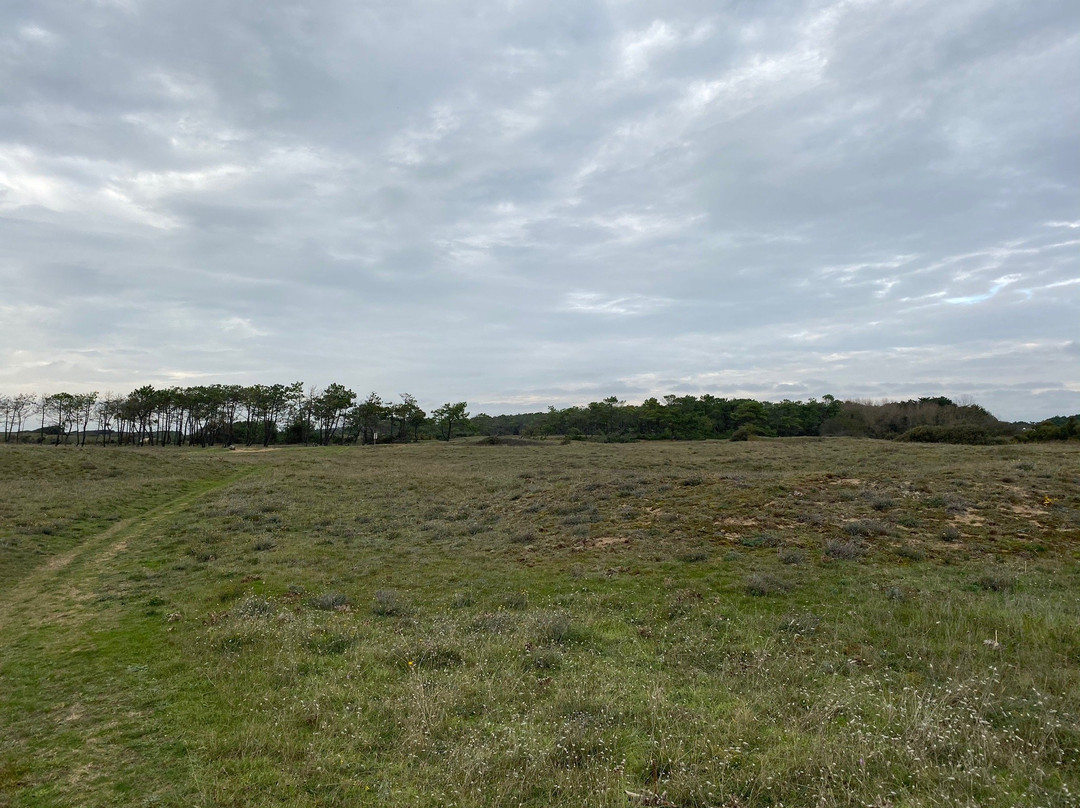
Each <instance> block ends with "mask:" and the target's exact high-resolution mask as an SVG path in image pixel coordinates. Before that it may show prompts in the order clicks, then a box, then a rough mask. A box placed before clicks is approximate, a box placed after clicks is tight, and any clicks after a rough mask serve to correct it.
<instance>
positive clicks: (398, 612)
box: [371, 589, 409, 617]
mask: <svg viewBox="0 0 1080 808" xmlns="http://www.w3.org/2000/svg"><path fill="white" fill-rule="evenodd" d="M371 611H372V612H373V613H374V614H377V615H378V616H379V617H401V616H403V615H406V614H408V613H409V607H408V604H407V603H406V602H405V601H404V600H403V599H402V597H401V596H400V595H399V594H398V593H397V591H396V590H393V589H379V590H377V591H376V592H375V597H374V599H373V602H372V604H371Z"/></svg>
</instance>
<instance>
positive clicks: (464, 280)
mask: <svg viewBox="0 0 1080 808" xmlns="http://www.w3.org/2000/svg"><path fill="white" fill-rule="evenodd" d="M0 31H2V32H3V33H0V86H3V87H4V88H5V93H4V95H3V97H2V99H0V278H3V279H4V281H5V285H6V287H7V289H8V291H9V298H8V299H9V301H11V307H10V308H8V309H4V312H5V313H4V316H3V317H2V318H0V345H2V346H3V348H0V351H3V353H2V354H0V355H2V356H3V358H4V361H3V362H2V363H0V388H3V389H12V388H15V387H18V388H20V389H44V388H50V389H51V388H58V387H65V386H66V387H72V388H74V387H75V386H79V385H81V386H85V387H91V388H93V387H97V386H102V385H103V384H104V383H105V381H107V382H108V383H110V384H114V385H116V386H117V387H122V386H123V385H124V384H140V383H144V382H147V381H149V382H159V381H160V382H161V383H178V382H176V381H175V380H177V379H182V378H199V379H213V378H218V377H220V378H226V377H227V378H229V379H233V380H249V381H254V380H256V379H261V380H265V379H266V378H269V377H270V376H273V377H275V378H282V379H292V378H296V377H303V378H305V379H306V380H308V381H309V382H312V383H325V382H327V381H329V380H331V379H336V378H341V379H342V380H343V381H346V382H348V383H350V384H352V385H353V386H354V387H359V388H374V389H380V390H384V391H387V392H388V391H390V390H404V389H409V390H412V391H413V392H415V393H417V394H418V395H430V396H432V397H433V398H437V399H440V400H445V399H446V398H448V397H460V398H470V397H471V398H477V400H478V401H479V400H480V399H479V398H478V397H481V396H482V397H485V398H484V401H486V402H487V406H488V407H489V408H497V407H500V406H504V407H506V408H510V409H514V408H516V407H517V404H515V402H524V401H537V400H538V399H539V398H543V397H547V399H546V400H545V401H544V402H542V403H553V404H566V403H573V402H575V401H582V400H587V399H588V398H589V397H595V396H598V395H606V394H608V393H609V392H613V393H615V394H618V395H622V396H624V397H628V398H640V397H642V396H644V395H651V394H658V395H662V394H663V393H666V392H676V393H678V392H683V391H686V392H714V393H717V394H725V393H728V394H734V393H738V392H739V391H743V392H744V393H753V394H755V395H761V396H768V397H777V398H782V397H785V396H789V397H799V396H808V395H820V394H822V393H824V392H832V393H833V394H835V395H838V396H844V395H860V396H878V395H920V394H937V393H941V394H949V391H950V390H953V389H966V390H971V391H973V392H972V393H971V394H972V395H976V393H978V394H979V395H985V396H987V397H988V398H987V399H986V401H985V402H983V403H986V404H987V406H989V407H990V408H991V409H992V410H994V411H995V412H999V410H1000V412H999V414H1001V415H1003V416H1004V417H1016V418H1019V417H1040V416H1043V415H1049V414H1053V413H1052V412H1050V411H1049V410H1047V408H1048V407H1063V408H1064V409H1066V410H1068V409H1072V410H1078V409H1080V400H1078V399H1077V397H1078V396H1080V369H1078V368H1077V367H1076V365H1075V363H1073V362H1071V361H1069V357H1070V356H1072V355H1075V350H1074V349H1073V348H1070V347H1068V346H1074V345H1075V341H1076V330H1075V323H1076V322H1078V321H1080V317H1078V316H1077V314H1078V312H1077V308H1078V304H1080V285H1076V284H1075V283H1073V282H1074V281H1075V280H1076V279H1077V278H1078V277H1080V260H1078V252H1077V249H1076V247H1077V245H1074V244H1071V243H1070V241H1071V240H1073V239H1075V238H1076V229H1075V227H1073V225H1074V224H1075V223H1076V221H1077V220H1078V218H1080V212H1078V210H1080V195H1078V193H1077V180H1078V174H1080V166H1078V159H1080V155H1078V153H1077V152H1076V149H1075V146H1074V145H1073V143H1072V137H1071V134H1072V133H1073V132H1075V131H1077V129H1078V128H1080V127H1078V124H1080V109H1078V108H1077V106H1076V105H1075V104H1073V103H1071V102H1070V101H1069V99H1071V98H1072V97H1073V95H1074V89H1073V88H1075V86H1076V85H1077V81H1078V79H1080V67H1078V65H1080V52H1078V51H1080V44H1078V43H1080V37H1078V36H1077V34H1078V33H1080V7H1077V6H1076V4H1075V3H1071V2H1066V0H1050V2H1045V3H1039V4H1036V5H1032V4H1027V5H1024V4H1016V3H1010V2H1005V0H973V2H968V3H963V4H937V5H935V4H926V3H923V4H916V5H915V6H910V5H902V4H901V5H897V4H888V3H860V4H848V3H841V2H828V1H827V0H822V2H810V1H809V0H807V2H798V3H780V2H763V3H754V4H730V5H726V6H725V5H720V6H717V4H715V3H702V2H696V1H695V0H682V1H680V2H677V3H673V4H668V5H666V6H664V7H663V8H662V9H660V8H658V7H656V6H655V5H652V4H641V3H636V2H631V3H624V4H616V5H609V4H602V3H563V2H553V3H519V4H514V5H510V6H491V5H490V4H483V3H463V4H456V5H454V6H452V7H445V8H439V7H432V6H430V5H429V4H413V3H398V4H390V5H382V6H374V7H362V6H357V5H356V4H353V3H344V2H331V3H326V4H320V5H318V6H317V7H312V8H307V7H303V6H298V5H295V4H292V3H285V2H269V3H262V4H258V5H254V6H235V5H230V4H221V3H210V2H206V1H205V0H197V2H187V3H179V2H167V3H156V4H149V3H130V4H126V5H124V6H120V5H107V4H86V5H79V6H75V7H72V6H70V5H64V4H54V3H51V2H45V0H40V1H33V0H27V1H26V2H22V3H19V4H16V5H14V6H8V7H6V8H5V9H4V10H3V11H0ZM1003 279H1004V280H1003ZM88 300H89V301H93V303H94V305H93V306H87V301H88ZM950 301H952V302H950ZM99 310H100V311H104V312H107V314H99V313H98V311H99ZM223 324H226V325H223ZM229 324H231V325H229ZM1062 345H1066V346H1067V347H1066V348H1065V349H1064V352H1065V353H1064V358H1063V353H1062V349H1061V347H1060V346H1062ZM186 374H189V375H186ZM1055 377H1056V378H1061V379H1062V384H1063V385H1065V386H1064V387H1063V388H1062V389H1061V390H1058V391H1057V392H1056V393H1054V395H1049V394H1046V393H1043V392H1039V391H1041V390H1045V388H1044V387H1041V386H1039V384H1038V383H1037V382H1038V380H1039V379H1046V378H1055ZM99 379H103V380H105V381H99ZM1006 384H1007V385H1009V386H1008V387H1007V386H1006ZM1025 390H1026V391H1027V392H1026V393H1025V392H1024V391H1025ZM1025 395H1026V398H1025ZM1070 396H1072V398H1071V399H1070ZM976 397H977V398H978V395H976ZM1070 401H1072V402H1073V404H1070V403H1069V402H1070Z"/></svg>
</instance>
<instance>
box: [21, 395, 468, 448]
mask: <svg viewBox="0 0 1080 808" xmlns="http://www.w3.org/2000/svg"><path fill="white" fill-rule="evenodd" d="M467 406H468V405H467V403H466V402H464V401H461V402H457V403H449V402H448V403H446V404H444V405H442V406H441V407H438V408H436V409H435V410H433V411H432V412H431V414H430V415H429V414H428V413H426V412H425V411H424V410H423V409H422V408H421V407H420V405H419V403H418V402H417V400H416V397H415V396H412V395H410V394H409V393H402V394H401V395H400V400H399V401H392V400H388V401H384V400H383V398H382V397H381V396H380V395H379V394H377V393H371V394H370V395H369V396H368V397H367V398H365V399H363V400H358V398H357V395H356V393H355V392H353V391H352V390H350V389H348V388H347V387H345V386H344V385H342V384H338V383H336V382H335V383H333V384H330V385H327V386H326V387H325V388H323V389H319V388H315V387H311V388H307V389H305V387H304V384H303V383H302V382H293V383H292V384H272V385H262V384H255V385H222V384H215V385H207V386H198V387H170V388H161V389H157V388H154V387H153V386H152V385H145V386H143V387H140V388H138V389H137V390H134V391H132V392H131V393H128V394H127V395H113V394H111V393H109V394H105V395H99V394H98V393H96V392H93V393H52V394H49V395H33V394H28V393H22V394H19V395H15V396H0V419H2V423H3V429H4V441H5V442H10V441H12V440H26V439H28V438H29V439H30V440H36V441H38V442H41V443H44V442H47V441H48V442H52V443H54V444H56V445H59V444H61V443H74V444H76V445H80V446H81V445H85V444H86V442H87V440H88V436H89V435H91V434H92V435H93V436H94V440H95V441H100V442H101V443H102V444H103V445H108V444H118V445H124V444H128V445H137V446H146V445H150V446H153V445H160V446H166V445H175V446H184V445H188V446H214V445H218V444H220V445H224V446H233V445H237V444H244V445H247V446H251V445H261V446H264V447H265V446H269V445H270V444H272V443H298V444H321V445H328V444H332V443H376V442H383V443H394V442H403V441H415V440H420V439H421V438H424V437H439V438H442V439H444V440H450V439H451V438H452V437H453V436H454V435H455V434H458V433H460V432H461V431H462V430H463V427H464V426H465V425H466V424H467V423H468V420H469V413H468V412H467V410H466V408H467ZM91 426H92V427H93V428H92V429H91ZM28 432H29V433H30V435H29V436H28V435H27V433H28Z"/></svg>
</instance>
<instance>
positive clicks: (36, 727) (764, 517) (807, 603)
mask: <svg viewBox="0 0 1080 808" xmlns="http://www.w3.org/2000/svg"><path fill="white" fill-rule="evenodd" d="M0 485H2V486H3V496H2V497H0V509H2V510H0V516H2V520H0V583H2V584H3V586H2V587H0V805H10V806H20V807H22V806H113V805H176V806H179V805H194V806H227V805H237V806H239V805H259V806H330V805H338V806H363V805H371V806H375V805H378V806H386V805H390V806H399V805H401V806H405V805H408V806H417V805H419V806H476V807H477V808H479V807H480V806H515V807H516V806H523V805H525V806H537V807H539V806H562V805H565V806H581V805H596V806H628V805H630V806H633V805H659V806H717V807H718V808H719V807H720V806H725V807H727V808H732V807H733V806H779V805H781V804H782V805H785V806H820V805H839V806H866V805H874V806H890V805H891V806H939V805H972V806H974V805H1001V806H1005V805H1030V806H1066V805H1074V804H1076V796H1075V795H1077V794H1078V793H1080V752H1078V748H1080V597H1078V593H1080V565H1078V560H1080V446H1078V445H1077V444H1076V443H1070V442H1061V443H1039V444H1011V445H1005V446H957V445H948V444H940V443H918V442H884V441H867V440H851V439H846V438H829V439H821V438H787V439H781V440H751V441H746V442H729V441H710V442H682V443H671V442H637V443H627V444H617V443H595V442H588V441H581V442H579V441H570V442H567V443H561V442H558V441H550V440H549V441H537V442H533V443H529V442H521V443H502V442H494V443H493V442H490V441H483V442H481V441H480V440H470V439H466V440H460V439H459V440H451V441H449V442H444V441H425V442H419V443H408V444H398V445H391V446H366V447H350V446H328V447H311V448H303V447H298V448H279V449H274V450H270V451H262V450H258V451H249V452H223V451H220V450H219V451H217V452H210V451H207V450H202V449H198V448H187V447H181V448H177V447H172V448H160V447H143V448H134V447H115V446H112V447H106V448H102V447H97V448H95V447H90V446H87V447H86V448H84V449H77V448H75V447H74V446H73V445H72V446H67V447H65V446H63V445H61V446H59V447H41V446H18V445H7V446H0Z"/></svg>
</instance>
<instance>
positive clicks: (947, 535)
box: [941, 525, 960, 542]
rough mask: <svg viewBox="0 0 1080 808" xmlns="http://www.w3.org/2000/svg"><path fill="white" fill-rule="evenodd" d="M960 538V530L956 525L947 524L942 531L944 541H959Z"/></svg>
mask: <svg viewBox="0 0 1080 808" xmlns="http://www.w3.org/2000/svg"><path fill="white" fill-rule="evenodd" d="M959 539H960V530H959V529H958V528H957V527H956V526H955V525H946V526H945V529H944V530H942V531H941V540H942V541H948V542H953V541H959Z"/></svg>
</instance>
